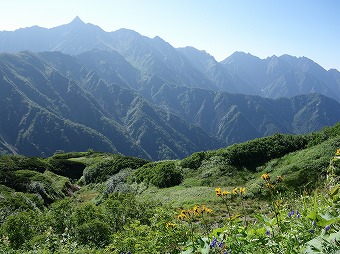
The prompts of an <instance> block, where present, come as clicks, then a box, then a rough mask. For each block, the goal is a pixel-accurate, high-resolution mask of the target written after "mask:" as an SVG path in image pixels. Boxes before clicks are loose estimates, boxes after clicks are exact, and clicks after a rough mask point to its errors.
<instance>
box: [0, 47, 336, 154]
mask: <svg viewBox="0 0 340 254" xmlns="http://www.w3.org/2000/svg"><path fill="white" fill-rule="evenodd" d="M96 59H97V60H96ZM100 59H101V61H100ZM109 60H110V61H109ZM115 61H116V62H115ZM104 62H105V63H104ZM100 63H102V64H100ZM106 63H108V64H106ZM114 63H115V64H114ZM107 65H108V66H111V67H112V68H111V69H110V68H107V67H108V66H107ZM120 67H122V68H123V67H124V68H123V69H120ZM125 70H129V71H131V70H134V73H135V74H134V75H132V76H131V77H130V78H131V80H130V81H129V80H127V79H124V76H125V74H124V71H125ZM129 71H128V72H127V73H130V72H129ZM0 77H1V80H0V144H1V146H0V149H1V150H2V151H3V152H17V153H21V154H26V155H45V156H48V155H51V154H53V153H54V152H55V151H56V150H65V151H72V150H77V151H79V150H87V149H88V148H92V149H95V150H100V151H108V152H118V153H122V154H125V155H131V156H138V157H143V158H147V159H152V160H159V159H166V158H169V159H170V158H183V157H185V156H187V155H189V154H191V153H193V152H195V151H201V150H209V149H216V148H220V147H223V146H226V145H227V144H232V143H235V142H242V141H245V140H249V139H253V138H255V137H261V136H265V135H269V134H272V133H274V132H283V133H303V132H310V131H314V130H317V129H320V128H322V127H323V126H325V125H332V124H334V123H336V122H337V121H339V120H340V107H339V106H340V105H339V103H337V102H336V101H334V100H331V99H329V98H327V97H325V96H321V95H317V94H313V95H301V96H298V97H293V98H291V99H279V100H271V99H264V98H261V97H258V96H247V95H233V94H229V93H225V92H215V91H213V90H205V89H200V88H188V87H185V86H174V85H172V84H169V83H166V82H164V81H163V82H164V83H161V84H160V83H159V81H160V79H159V78H157V76H155V78H151V79H149V80H142V81H141V80H140V79H141V77H142V74H141V73H140V72H138V71H137V70H136V69H134V68H133V67H132V66H130V65H129V64H128V63H127V62H126V61H125V59H124V58H122V57H121V56H120V55H117V54H116V53H115V52H107V51H98V50H96V51H91V52H86V53H83V54H80V55H77V56H70V55H66V54H63V53H60V52H43V53H32V52H28V51H25V52H20V53H17V54H8V53H5V54H0ZM103 77H104V78H103ZM108 80H115V81H117V82H118V83H122V84H123V86H121V85H119V84H117V83H116V82H114V83H109V82H108ZM134 81H136V84H137V85H141V86H143V87H144V88H145V87H146V88H147V87H149V88H150V89H149V90H148V89H146V90H144V91H143V90H141V93H137V92H136V91H135V90H133V89H132V88H130V87H129V86H128V85H129V84H132V82H134ZM154 82H155V83H156V84H158V85H160V87H158V86H157V85H156V84H154ZM124 84H125V86H124ZM156 87H157V89H156ZM143 92H144V93H147V94H149V98H148V100H146V99H145V98H144V97H143V96H142V94H143ZM148 101H149V102H148ZM155 105H158V107H157V106H155ZM184 119H185V120H184Z"/></svg>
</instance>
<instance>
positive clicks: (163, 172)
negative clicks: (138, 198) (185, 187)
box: [132, 161, 183, 188]
mask: <svg viewBox="0 0 340 254" xmlns="http://www.w3.org/2000/svg"><path fill="white" fill-rule="evenodd" d="M132 179H133V180H134V181H136V182H137V183H141V182H145V183H148V184H149V183H150V184H153V185H155V186H157V187H159V188H167V187H171V186H175V185H178V184H180V183H181V182H182V180H183V175H182V173H181V171H180V169H178V168H177V167H176V164H175V162H173V161H163V162H157V163H149V164H146V165H144V166H143V167H141V168H139V169H138V170H136V171H135V172H134V174H133V176H132Z"/></svg>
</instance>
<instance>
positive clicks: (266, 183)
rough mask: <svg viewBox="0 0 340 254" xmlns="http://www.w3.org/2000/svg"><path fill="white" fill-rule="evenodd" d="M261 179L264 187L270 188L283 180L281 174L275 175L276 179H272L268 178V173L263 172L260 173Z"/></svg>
mask: <svg viewBox="0 0 340 254" xmlns="http://www.w3.org/2000/svg"><path fill="white" fill-rule="evenodd" d="M261 178H262V180H263V181H264V184H263V185H264V187H266V188H267V189H269V190H271V189H274V188H275V187H276V186H277V184H279V183H282V182H283V181H284V178H283V176H277V177H276V180H272V179H271V178H270V175H269V173H264V174H262V175H261Z"/></svg>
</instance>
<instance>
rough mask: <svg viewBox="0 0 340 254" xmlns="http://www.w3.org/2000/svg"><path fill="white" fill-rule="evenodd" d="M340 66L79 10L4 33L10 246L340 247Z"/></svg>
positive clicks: (0, 90)
mask: <svg viewBox="0 0 340 254" xmlns="http://www.w3.org/2000/svg"><path fill="white" fill-rule="evenodd" d="M339 179H340V72H339V71H338V70H336V69H329V70H326V69H324V68H323V67H322V66H321V65H319V64H318V63H316V62H314V61H313V60H311V59H309V58H307V57H295V56H292V55H288V54H283V55H281V56H275V55H273V56H270V57H267V58H265V59H262V58H260V57H257V56H254V55H251V54H249V53H244V52H241V51H237V52H234V53H233V54H231V55H230V56H229V57H227V58H226V59H224V60H222V61H217V60H216V59H215V58H214V57H213V56H212V55H210V54H209V53H207V52H206V51H204V50H198V49H196V48H194V47H192V46H187V47H174V46H172V45H171V44H170V43H168V42H166V41H165V40H163V39H162V38H160V37H159V36H155V37H154V38H150V37H148V36H144V35H141V34H139V33H137V32H135V31H133V30H129V29H125V28H122V29H119V30H116V31H113V32H106V31H104V30H103V29H102V28H100V27H99V26H96V25H93V24H91V23H85V22H83V21H82V20H81V19H80V18H79V17H76V18H75V19H74V20H73V21H72V22H70V23H68V24H64V25H60V26H56V27H52V28H43V27H39V26H32V27H26V28H20V29H17V30H15V31H0V253H4V254H5V253H6V254H7V253H8V254H19V253H20V254H21V253H31V254H33V253H34V254H45V253H56V254H64V253H65V254H67V253H69V254H74V253H75V254H77V253H79V254H82V253H89V254H90V253H93V254H99V253H113V254H128V253H129V254H152V253H164V254H168V253H171V254H176V253H182V254H190V253H206V254H210V253H221V254H230V253H232V254H235V253H244V254H248V253H259V254H261V253H262V254H272V253H282V254H283V253H287V254H294V253H306V254H307V253H308V254H310V253H327V254H331V253H334V254H336V253H340V242H339V241H340V182H339Z"/></svg>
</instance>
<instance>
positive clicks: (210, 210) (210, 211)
mask: <svg viewBox="0 0 340 254" xmlns="http://www.w3.org/2000/svg"><path fill="white" fill-rule="evenodd" d="M204 212H206V213H212V209H210V208H208V207H206V206H205V205H203V206H202V209H201V213H204Z"/></svg>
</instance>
